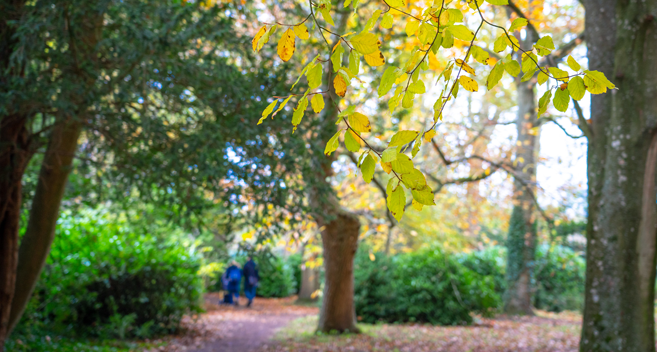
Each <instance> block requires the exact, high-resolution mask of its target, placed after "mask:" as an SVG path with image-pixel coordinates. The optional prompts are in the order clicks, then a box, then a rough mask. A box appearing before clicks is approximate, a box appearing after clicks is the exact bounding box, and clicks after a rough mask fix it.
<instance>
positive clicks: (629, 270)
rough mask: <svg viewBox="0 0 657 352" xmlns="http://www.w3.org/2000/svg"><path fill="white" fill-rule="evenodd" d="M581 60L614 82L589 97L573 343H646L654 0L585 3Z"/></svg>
mask: <svg viewBox="0 0 657 352" xmlns="http://www.w3.org/2000/svg"><path fill="white" fill-rule="evenodd" d="M585 5H586V9H587V11H586V31H587V33H586V38H587V41H588V45H589V53H588V57H589V67H590V69H591V70H598V71H601V72H604V73H605V75H607V77H608V78H610V79H611V80H612V81H613V82H614V83H615V84H616V85H617V87H618V88H619V90H617V91H613V92H611V93H607V94H604V95H600V96H593V97H592V104H591V119H592V123H591V128H590V129H587V128H586V125H583V126H582V127H584V130H585V131H588V137H589V148H588V179H589V198H588V203H589V211H588V226H587V256H586V262H587V267H586V290H585V309H584V322H583V327H582V337H581V343H580V350H581V351H583V352H589V351H643V352H645V351H655V328H654V287H655V236H657V228H656V227H655V226H656V224H655V219H656V218H657V209H656V206H655V193H656V192H657V189H656V187H655V172H656V171H655V163H657V161H656V158H657V60H655V57H657V21H655V19H654V15H648V14H654V13H655V11H657V1H656V0H647V1H635V0H632V1H614V0H596V1H592V0H589V1H587V2H586V4H585Z"/></svg>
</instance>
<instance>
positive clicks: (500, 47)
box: [493, 34, 507, 53]
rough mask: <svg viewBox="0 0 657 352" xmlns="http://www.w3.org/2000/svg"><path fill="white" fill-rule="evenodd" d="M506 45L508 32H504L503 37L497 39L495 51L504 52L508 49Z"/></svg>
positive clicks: (494, 44) (494, 46)
mask: <svg viewBox="0 0 657 352" xmlns="http://www.w3.org/2000/svg"><path fill="white" fill-rule="evenodd" d="M506 46H507V44H506V34H503V35H502V36H501V37H499V38H497V39H496V40H495V43H493V51H495V52H496V53H499V52H502V51H504V49H506Z"/></svg>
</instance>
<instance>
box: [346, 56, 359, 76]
mask: <svg viewBox="0 0 657 352" xmlns="http://www.w3.org/2000/svg"><path fill="white" fill-rule="evenodd" d="M349 71H350V72H351V73H352V74H353V75H357V74H358V71H360V55H358V52H357V51H354V50H352V51H351V52H350V53H349Z"/></svg>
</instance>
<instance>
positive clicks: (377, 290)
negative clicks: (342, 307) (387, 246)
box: [354, 248, 499, 325]
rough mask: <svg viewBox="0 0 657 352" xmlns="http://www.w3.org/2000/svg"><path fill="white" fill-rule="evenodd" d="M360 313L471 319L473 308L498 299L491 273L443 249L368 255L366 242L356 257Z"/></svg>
mask: <svg viewBox="0 0 657 352" xmlns="http://www.w3.org/2000/svg"><path fill="white" fill-rule="evenodd" d="M354 280H355V301H356V314H357V315H358V317H359V319H361V320H362V321H364V322H368V323H374V322H376V321H385V322H409V321H410V322H428V323H432V324H440V325H456V324H469V323H471V322H472V316H471V314H470V313H471V312H479V313H488V312H489V311H490V309H492V308H495V307H497V306H498V305H499V295H497V294H496V293H495V287H494V282H493V279H492V278H491V277H488V276H483V275H480V274H478V273H476V272H474V271H472V270H470V269H469V268H467V267H466V266H464V265H462V264H461V263H459V262H458V261H457V258H456V257H455V256H450V255H445V254H443V253H442V251H440V250H438V249H422V250H419V251H417V252H414V253H408V254H399V255H396V256H393V257H391V258H386V257H384V256H382V255H380V256H376V260H375V261H372V260H370V259H369V252H368V249H367V248H361V249H360V250H359V251H358V253H357V255H356V261H355V270H354Z"/></svg>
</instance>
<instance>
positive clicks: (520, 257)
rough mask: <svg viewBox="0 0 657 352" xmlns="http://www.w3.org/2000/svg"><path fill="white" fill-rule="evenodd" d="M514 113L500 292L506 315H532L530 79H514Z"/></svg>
mask: <svg viewBox="0 0 657 352" xmlns="http://www.w3.org/2000/svg"><path fill="white" fill-rule="evenodd" d="M534 41H535V40H534V38H533V36H532V35H531V32H530V31H527V35H526V37H525V40H523V41H522V43H521V45H522V46H523V48H524V49H528V48H531V47H532V45H533V43H534ZM517 86H518V114H517V117H516V127H517V131H518V138H517V144H516V155H515V162H514V166H515V169H516V173H515V181H514V183H513V211H512V213H511V219H510V220H509V233H508V237H507V244H506V246H507V253H508V254H507V256H508V258H507V269H506V281H507V290H506V293H505V295H504V311H505V312H506V313H508V314H520V315H523V314H528V315H531V314H533V310H532V293H533V288H532V275H533V271H534V259H535V257H536V226H535V224H534V220H535V219H534V216H535V209H534V208H535V207H534V192H535V189H536V187H535V183H536V159H537V157H538V132H537V130H538V128H536V129H535V127H537V126H538V121H537V120H538V119H537V116H536V93H535V92H534V82H533V80H529V81H526V82H520V81H519V80H518V82H517Z"/></svg>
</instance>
